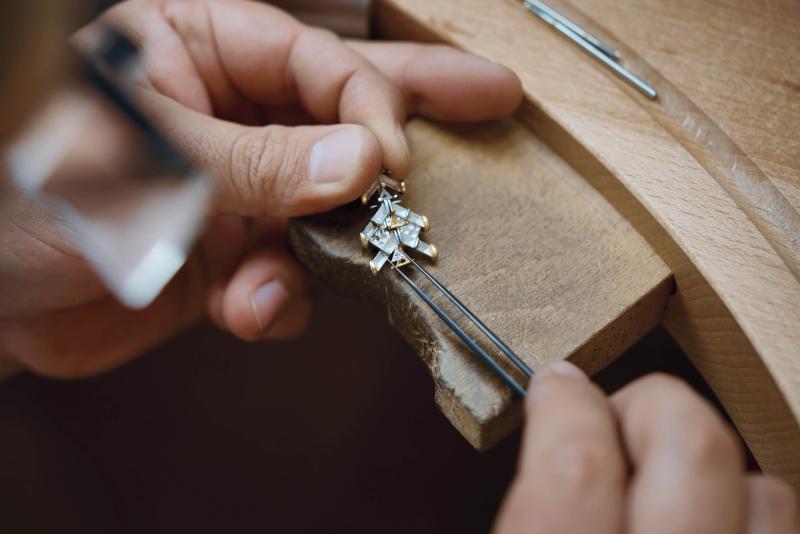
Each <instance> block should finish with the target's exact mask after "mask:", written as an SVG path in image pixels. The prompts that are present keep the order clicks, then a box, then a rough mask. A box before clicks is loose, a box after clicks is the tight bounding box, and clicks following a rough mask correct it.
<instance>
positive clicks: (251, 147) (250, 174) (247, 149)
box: [230, 127, 296, 204]
mask: <svg viewBox="0 0 800 534" xmlns="http://www.w3.org/2000/svg"><path fill="white" fill-rule="evenodd" d="M277 129H278V127H268V128H261V129H258V130H253V131H248V132H246V133H244V134H242V135H241V136H239V137H238V138H237V139H236V141H235V142H234V146H233V149H232V151H231V154H232V156H231V164H230V167H231V168H230V174H231V176H232V178H233V180H232V182H233V184H234V186H235V187H236V189H237V191H236V192H237V193H238V194H239V196H240V197H242V198H250V199H260V200H262V201H263V202H264V203H267V204H268V203H271V202H275V201H276V200H277V201H280V199H281V198H283V197H285V196H286V195H287V189H288V188H289V187H291V186H292V184H293V183H295V180H293V177H294V176H295V175H296V173H293V172H291V171H292V169H291V167H292V166H293V161H294V159H295V158H294V157H293V151H294V149H293V148H292V144H291V143H287V142H286V136H284V135H281V134H279V132H277Z"/></svg>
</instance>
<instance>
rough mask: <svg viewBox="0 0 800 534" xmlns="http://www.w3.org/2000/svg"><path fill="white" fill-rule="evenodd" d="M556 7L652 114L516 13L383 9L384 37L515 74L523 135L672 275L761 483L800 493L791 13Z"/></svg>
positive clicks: (694, 352) (452, 5)
mask: <svg viewBox="0 0 800 534" xmlns="http://www.w3.org/2000/svg"><path fill="white" fill-rule="evenodd" d="M552 3H553V5H555V6H556V7H558V8H559V9H560V10H561V11H562V12H564V13H565V14H567V15H568V16H569V17H570V18H573V19H574V20H575V21H576V22H578V23H580V24H582V25H584V26H585V27H587V28H588V29H589V30H590V31H592V33H595V34H596V35H598V36H600V37H601V38H602V39H603V40H605V41H607V42H609V43H610V44H612V45H613V46H614V47H616V48H617V49H619V50H621V51H622V52H623V57H624V59H623V62H624V63H625V64H626V65H628V66H630V68H631V69H633V70H634V71H636V72H639V73H641V74H642V75H643V76H644V77H645V79H646V80H648V81H649V82H650V83H652V85H654V86H655V88H656V89H657V90H658V91H659V99H658V100H656V101H650V100H647V99H645V98H643V97H642V96H641V95H640V94H638V93H636V92H635V91H634V90H633V89H631V88H630V87H628V86H627V85H625V84H624V83H622V82H621V81H619V80H618V79H617V78H615V77H614V76H613V75H611V74H610V73H609V72H608V71H607V70H606V69H604V68H602V67H601V66H600V65H599V64H598V63H596V62H595V61H594V60H592V59H591V58H589V57H588V56H586V55H585V54H584V53H582V51H580V50H579V49H578V48H576V47H575V45H573V44H572V43H570V42H569V41H567V40H566V39H564V38H563V36H561V35H559V34H557V33H555V32H554V31H552V29H551V28H549V27H548V26H546V25H544V24H543V23H541V22H540V21H538V20H537V19H536V18H535V17H533V16H532V15H530V14H529V13H527V12H526V11H525V9H524V8H523V7H522V6H521V3H520V2H517V1H515V0H499V1H498V0H453V1H450V2H430V1H428V0H383V1H382V2H380V3H379V5H378V13H377V23H378V26H379V28H380V30H381V32H382V34H383V35H386V36H388V37H394V38H424V39H426V40H438V41H444V42H448V43H451V44H453V45H455V46H457V47H460V48H463V49H465V50H468V51H471V52H473V53H477V54H479V55H482V56H485V57H488V58H489V59H492V60H494V61H497V62H498V63H502V64H505V65H507V66H509V67H511V68H512V69H513V70H514V71H515V72H517V74H518V75H519V76H520V78H521V79H522V82H523V86H524V89H525V93H526V100H527V102H526V104H525V106H524V109H523V111H522V112H523V115H524V120H525V122H526V124H527V125H528V126H529V127H531V128H532V129H533V130H534V131H535V132H536V133H537V134H538V135H539V136H540V138H541V139H543V140H545V141H546V142H547V143H548V144H549V145H550V146H551V147H552V148H553V149H554V150H556V151H557V152H558V153H559V154H560V155H561V156H562V157H563V158H564V159H565V160H566V161H568V162H569V163H570V164H571V165H573V166H574V167H575V168H576V169H578V170H579V171H580V172H581V174H582V175H583V176H585V177H586V178H587V179H588V180H589V181H590V182H591V183H592V184H593V185H594V186H595V187H596V188H597V190H598V191H600V192H601V193H602V194H603V196H604V197H605V198H606V199H608V200H609V201H610V202H611V203H612V204H613V205H614V206H615V207H616V208H617V209H618V210H619V212H620V213H622V214H623V215H624V216H625V218H626V219H627V220H629V221H630V222H631V223H632V224H633V225H634V226H635V227H636V229H637V230H638V231H639V232H640V233H641V234H642V235H643V236H645V238H646V239H647V241H648V242H649V243H650V244H651V246H653V248H654V249H655V250H656V251H657V252H658V253H659V255H660V256H661V257H662V258H663V259H664V260H665V261H666V263H667V265H669V267H670V269H671V270H672V271H673V272H674V273H675V279H676V285H677V292H676V293H675V295H673V296H672V297H671V298H670V302H669V305H668V308H667V313H666V316H665V325H666V326H667V328H668V329H669V331H670V332H671V333H672V335H673V336H674V337H675V338H676V340H677V341H678V342H679V343H680V344H681V346H682V347H683V349H684V350H685V351H686V352H687V353H688V355H689V356H690V357H691V358H692V359H693V361H694V362H695V364H696V365H697V366H698V368H699V369H700V371H701V372H702V373H703V375H704V377H705V378H706V380H707V381H708V382H709V384H710V385H711V387H712V388H713V389H714V391H715V393H716V394H717V396H718V397H719V398H720V400H721V401H722V402H723V404H724V406H725V407H726V409H727V411H728V412H729V414H730V415H731V417H732V418H733V420H734V422H735V423H736V425H737V427H738V429H739V431H740V432H741V433H742V435H743V436H744V438H745V440H746V441H747V442H748V445H749V446H750V448H751V450H752V451H753V453H754V454H755V456H756V458H757V459H758V461H759V463H760V465H761V467H762V468H763V469H764V470H765V471H767V472H770V473H774V474H778V475H782V476H783V477H784V478H786V479H787V480H789V481H790V482H791V483H792V484H793V485H794V486H795V488H797V489H800V454H798V451H800V425H799V424H798V419H799V418H800V363H798V362H800V360H798V357H797V356H798V354H800V327H798V325H800V282H798V280H800V222H798V221H800V215H798V208H799V207H800V203H798V198H799V196H798V190H799V189H798V186H799V185H800V170H799V169H800V157H798V149H799V148H800V147H799V146H798V139H800V106H799V105H798V96H797V95H798V87H800V79H798V76H800V39H798V33H797V32H798V30H797V28H798V27H800V7H798V5H797V3H796V2H788V1H772V2H768V3H767V5H764V4H763V3H761V4H758V5H756V4H752V3H750V2H747V1H746V0H728V1H726V2H723V3H721V4H720V3H718V2H711V1H710V0H708V1H696V0H678V1H677V2H673V3H671V4H670V5H669V6H668V7H667V6H665V5H664V4H663V3H660V2H648V1H646V0H621V1H617V0H613V1H612V0H576V4H577V5H579V6H580V9H581V11H579V10H577V9H575V8H574V6H573V5H571V4H569V3H567V2H563V1H554V2H552Z"/></svg>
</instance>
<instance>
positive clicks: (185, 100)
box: [0, 0, 521, 377]
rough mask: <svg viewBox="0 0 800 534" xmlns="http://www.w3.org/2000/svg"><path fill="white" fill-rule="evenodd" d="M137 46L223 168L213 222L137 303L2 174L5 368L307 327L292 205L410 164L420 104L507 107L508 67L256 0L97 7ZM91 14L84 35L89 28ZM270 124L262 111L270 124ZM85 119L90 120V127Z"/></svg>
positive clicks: (58, 371)
mask: <svg viewBox="0 0 800 534" xmlns="http://www.w3.org/2000/svg"><path fill="white" fill-rule="evenodd" d="M101 20H102V21H104V22H111V23H113V24H115V25H116V26H117V27H119V28H120V29H122V30H123V31H125V32H126V33H127V34H128V35H129V36H131V37H132V38H133V39H134V40H135V41H136V42H137V43H138V45H139V46H140V47H141V49H142V52H143V60H144V66H145V70H146V73H147V78H146V80H143V86H144V87H143V89H142V91H141V93H142V94H141V97H140V101H141V103H142V104H143V106H144V107H145V108H146V111H147V112H148V113H149V114H150V115H151V116H152V117H153V118H154V120H156V122H157V123H158V124H159V125H160V126H161V127H162V128H163V129H164V130H165V132H166V133H167V134H168V135H169V136H170V137H171V139H172V140H173V141H174V142H175V143H176V144H177V145H178V146H179V148H181V149H182V150H183V151H184V152H186V153H187V154H188V155H189V156H190V157H191V158H193V159H194V160H195V161H196V162H197V164H198V165H199V166H201V167H204V168H207V169H209V170H210V171H212V173H213V175H214V177H215V180H216V190H217V202H216V205H215V208H214V213H213V214H212V216H211V217H210V220H209V226H208V231H207V232H206V234H205V236H204V238H203V239H202V241H201V242H200V244H199V246H198V247H197V249H196V251H195V253H194V254H193V255H192V257H191V258H190V260H189V261H188V263H187V265H186V266H185V268H184V269H183V270H182V271H181V272H180V273H179V274H178V276H177V277H176V279H175V280H174V281H173V282H172V283H171V284H170V285H169V286H168V287H167V288H166V290H165V291H164V293H163V294H162V295H161V296H160V297H159V298H158V299H157V300H156V301H155V302H154V303H153V304H152V305H151V306H150V307H148V308H147V309H145V310H143V311H131V310H128V309H125V308H123V307H122V306H120V305H119V304H118V303H117V302H116V301H114V299H113V298H112V297H111V296H109V295H108V294H107V292H106V291H105V290H104V288H103V287H102V286H101V284H100V283H99V281H98V280H97V278H96V277H95V276H94V275H93V274H92V273H91V271H90V270H89V269H88V267H87V266H86V264H85V263H84V262H83V260H82V259H81V258H80V257H79V256H78V255H77V254H76V252H75V250H74V249H73V248H72V246H71V245H70V243H69V240H67V239H65V237H64V235H63V232H62V230H61V229H60V227H59V224H58V221H55V220H54V219H53V218H52V217H51V216H50V215H49V214H48V213H47V212H46V211H45V210H44V209H42V208H41V206H38V205H35V204H33V203H31V202H30V201H29V200H27V199H25V198H24V197H23V196H22V195H20V194H19V193H18V192H16V191H15V190H14V189H13V188H12V187H11V185H10V184H9V181H8V180H7V179H4V180H3V179H0V248H2V249H3V250H9V251H13V253H11V254H4V255H3V257H2V260H1V261H0V372H2V368H3V367H4V365H3V362H2V360H3V358H5V359H6V361H8V359H9V358H10V359H12V360H13V361H17V362H22V364H23V365H24V366H25V367H28V368H30V369H33V370H35V371H37V372H40V373H43V374H46V375H53V376H60V377H73V376H83V375H88V374H93V373H97V372H101V371H103V370H105V369H109V368H111V367H114V366H116V365H119V364H120V363H122V362H124V361H126V360H128V359H130V358H131V357H133V356H135V355H136V354H139V353H140V352H142V351H143V350H145V349H147V348H149V347H152V346H154V345H156V344H157V343H159V342H161V341H163V340H164V339H166V338H168V337H169V336H171V335H173V334H174V333H176V332H177V331H179V330H181V329H183V328H186V327H187V326H188V325H190V324H192V323H194V322H196V321H198V320H200V319H202V318H203V317H205V316H210V317H211V318H212V319H213V320H214V322H215V323H216V324H218V325H219V326H221V327H223V328H226V329H228V330H230V331H231V332H233V333H234V334H236V335H237V336H239V337H242V338H244V339H249V340H255V339H274V338H281V337H286V336H291V335H294V334H296V333H298V332H299V331H301V330H302V329H303V328H304V327H305V325H306V323H307V321H308V317H309V308H310V300H309V297H308V283H307V281H306V274H305V273H304V271H303V269H302V268H301V267H300V265H299V264H298V263H297V262H296V260H295V259H294V258H293V257H292V256H291V254H290V253H289V251H288V250H287V246H286V239H285V227H286V221H287V217H293V216H299V215H305V214H309V213H314V212H319V211H324V210H328V209H331V208H334V207H336V206H338V205H340V204H343V203H345V202H348V201H350V200H353V199H355V198H357V197H358V196H359V195H360V194H361V193H362V192H363V191H364V190H365V189H366V188H367V186H368V184H369V183H370V182H371V180H373V179H374V178H375V176H376V175H377V172H378V171H379V169H380V168H381V167H382V166H383V167H387V168H390V169H392V171H393V172H394V174H395V175H396V176H397V177H403V176H404V175H405V174H406V173H407V172H408V168H409V154H408V146H407V142H406V139H405V135H404V133H403V125H404V123H405V120H406V117H407V116H408V115H409V114H421V115H424V116H427V117H431V118H434V119H441V120H446V121H479V120H486V119H492V118H496V117H502V116H505V115H508V114H510V113H511V112H512V111H513V110H514V109H515V108H516V107H517V105H518V104H519V101H520V99H521V89H520V84H519V81H518V80H517V78H516V77H515V76H514V75H513V74H512V73H511V72H510V71H508V70H507V69H505V68H503V67H501V66H499V65H496V64H494V63H491V62H489V61H485V60H482V59H479V58H476V57H473V56H469V55H467V54H463V53H461V52H458V51H456V50H454V49H452V48H449V47H444V46H429V45H419V44H411V43H388V42H387V43H369V42H344V41H342V40H340V39H339V38H337V37H336V36H335V35H333V34H331V33H329V32H326V31H323V30H319V29H313V28H310V27H307V26H304V25H302V24H300V23H299V22H297V21H296V20H295V19H293V18H292V17H290V16H288V15H287V14H285V13H284V12H282V11H280V10H278V9H275V8H272V7H270V6H267V5H264V4H261V3H256V2H245V1H235V0H231V1H208V2H196V1H190V0H184V1H168V0H129V1H127V2H123V3H121V4H118V5H116V6H115V7H113V8H112V9H111V10H110V11H108V12H107V13H106V14H104V15H103V16H102V17H101ZM91 34H92V32H91V25H90V27H89V28H87V29H85V30H83V31H81V32H79V33H78V34H77V35H76V42H77V43H78V44H79V45H80V44H81V43H85V42H86V41H88V40H90V39H91ZM264 125H266V126H264ZM90 134H91V132H86V135H90Z"/></svg>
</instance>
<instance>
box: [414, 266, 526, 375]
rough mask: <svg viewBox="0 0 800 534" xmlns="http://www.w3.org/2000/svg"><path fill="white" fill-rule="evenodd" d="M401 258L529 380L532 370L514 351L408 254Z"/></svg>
mask: <svg viewBox="0 0 800 534" xmlns="http://www.w3.org/2000/svg"><path fill="white" fill-rule="evenodd" d="M403 256H405V257H406V259H408V261H410V262H411V263H412V264H413V265H414V267H416V268H417V269H418V270H419V272H421V273H422V274H423V275H425V278H427V279H428V280H430V281H431V283H432V284H433V285H434V286H436V289H438V290H439V291H441V292H442V293H443V294H444V296H445V297H447V298H448V300H450V302H452V303H453V305H454V306H455V307H456V308H458V310H459V311H460V312H461V313H463V314H464V315H465V316H466V317H467V318H468V319H469V320H470V321H472V323H473V324H474V325H475V326H477V327H478V329H480V331H481V332H483V334H484V335H485V336H486V337H488V338H489V340H490V341H491V342H492V343H494V345H495V346H496V347H497V348H498V349H500V350H501V351H502V352H503V354H505V355H506V356H507V357H508V359H509V360H511V361H512V362H514V365H516V366H517V368H518V369H519V370H520V371H522V372H523V373H525V376H527V377H529V378H530V377H531V376H533V370H532V369H531V368H530V367H528V365H527V364H526V363H525V362H523V361H522V359H521V358H520V357H519V356H517V355H516V354H514V351H512V350H511V349H510V348H509V346H508V345H506V344H505V343H504V342H503V340H501V339H500V338H499V337H497V336H496V335H495V333H494V332H492V331H491V330H490V329H489V327H488V326H486V325H485V324H483V321H481V320H480V319H478V318H477V317H476V316H475V314H473V313H472V312H471V311H470V310H469V308H467V307H466V306H465V305H464V304H462V302H461V301H460V300H458V297H456V296H455V295H453V294H452V293H451V292H450V290H449V289H447V288H446V287H445V286H444V284H442V283H441V282H439V280H437V279H436V278H434V276H433V275H432V274H431V273H429V272H428V271H427V270H426V269H425V268H423V267H422V265H420V264H418V263H417V262H416V261H414V258H412V257H411V256H409V255H408V254H406V253H405V252H403Z"/></svg>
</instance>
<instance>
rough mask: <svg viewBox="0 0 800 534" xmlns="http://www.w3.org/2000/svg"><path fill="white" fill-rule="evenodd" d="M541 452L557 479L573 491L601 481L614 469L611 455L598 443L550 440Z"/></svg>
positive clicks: (590, 486) (611, 474)
mask: <svg viewBox="0 0 800 534" xmlns="http://www.w3.org/2000/svg"><path fill="white" fill-rule="evenodd" d="M543 455H544V456H545V457H546V458H547V459H548V463H549V465H550V466H551V469H553V470H554V471H555V475H556V477H557V480H560V481H561V482H562V483H563V484H564V485H565V487H567V488H571V489H572V490H573V491H575V492H583V491H587V490H590V489H591V488H594V487H596V486H597V485H598V484H604V483H606V482H607V480H608V479H609V477H612V476H614V473H615V467H614V466H615V460H614V458H612V457H611V456H610V454H609V453H608V451H606V450H604V449H603V448H602V447H597V446H595V445H594V444H593V443H591V442H588V441H578V440H572V442H568V443H560V444H558V443H553V444H552V445H551V446H550V447H549V450H545V451H544V452H543Z"/></svg>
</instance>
